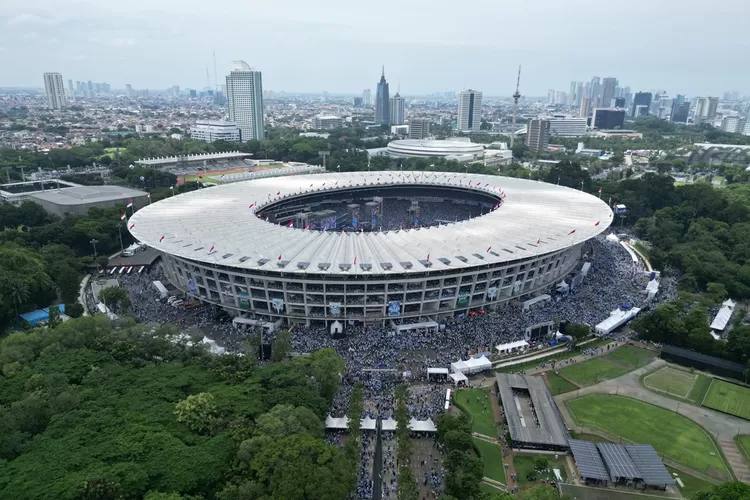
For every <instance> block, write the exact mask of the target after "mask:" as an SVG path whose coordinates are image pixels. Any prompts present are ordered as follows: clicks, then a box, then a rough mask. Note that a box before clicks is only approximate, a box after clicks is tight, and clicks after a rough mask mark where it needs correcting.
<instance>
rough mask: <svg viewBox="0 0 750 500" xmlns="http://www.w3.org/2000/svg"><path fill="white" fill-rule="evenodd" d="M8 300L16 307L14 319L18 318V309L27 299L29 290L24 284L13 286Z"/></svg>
mask: <svg viewBox="0 0 750 500" xmlns="http://www.w3.org/2000/svg"><path fill="white" fill-rule="evenodd" d="M10 298H11V299H13V303H14V304H15V305H16V317H18V307H19V306H20V305H21V304H23V303H24V302H26V301H27V300H28V299H29V289H28V287H27V286H26V285H25V284H24V283H16V284H15V285H13V288H12V291H11V294H10Z"/></svg>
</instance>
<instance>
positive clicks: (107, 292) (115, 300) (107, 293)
mask: <svg viewBox="0 0 750 500" xmlns="http://www.w3.org/2000/svg"><path fill="white" fill-rule="evenodd" d="M99 300H101V301H102V302H104V304H105V305H106V306H107V307H109V308H110V309H123V310H124V309H127V308H128V307H130V297H128V292H126V291H125V290H123V289H122V288H120V287H119V286H110V287H107V288H105V289H104V290H102V291H101V292H100V294H99Z"/></svg>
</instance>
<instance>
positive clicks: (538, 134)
mask: <svg viewBox="0 0 750 500" xmlns="http://www.w3.org/2000/svg"><path fill="white" fill-rule="evenodd" d="M549 130H550V122H549V120H543V119H540V118H534V119H531V120H529V124H528V125H527V126H526V147H527V148H528V149H529V151H530V152H532V153H541V152H542V151H544V150H545V149H546V148H547V144H549Z"/></svg>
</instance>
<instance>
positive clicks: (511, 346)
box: [495, 340, 529, 354]
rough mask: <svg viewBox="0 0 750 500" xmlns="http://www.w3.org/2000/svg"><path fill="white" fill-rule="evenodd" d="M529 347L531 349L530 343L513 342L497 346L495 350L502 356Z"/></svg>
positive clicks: (523, 341)
mask: <svg viewBox="0 0 750 500" xmlns="http://www.w3.org/2000/svg"><path fill="white" fill-rule="evenodd" d="M527 347H529V343H528V342H526V341H525V340H514V341H513V342H508V343H506V344H500V345H497V346H495V349H497V352H499V353H500V354H505V353H510V352H512V351H515V350H516V349H521V350H523V349H526V348H527Z"/></svg>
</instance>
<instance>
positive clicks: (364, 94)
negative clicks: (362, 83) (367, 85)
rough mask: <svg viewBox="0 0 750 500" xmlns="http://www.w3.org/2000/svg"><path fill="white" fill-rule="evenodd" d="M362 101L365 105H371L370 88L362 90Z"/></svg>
mask: <svg viewBox="0 0 750 500" xmlns="http://www.w3.org/2000/svg"><path fill="white" fill-rule="evenodd" d="M362 103H363V104H364V105H365V106H371V105H372V92H371V91H370V89H365V90H363V91H362Z"/></svg>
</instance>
